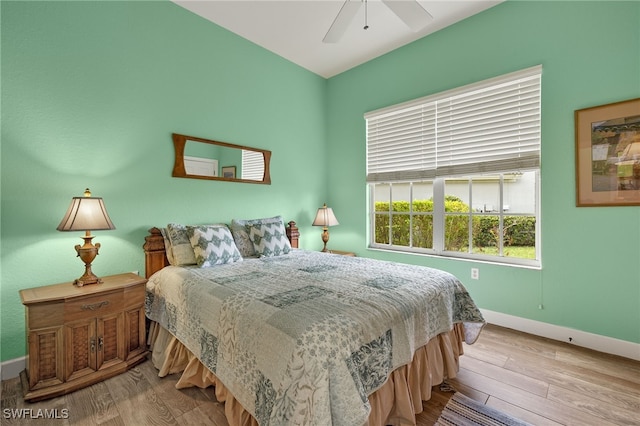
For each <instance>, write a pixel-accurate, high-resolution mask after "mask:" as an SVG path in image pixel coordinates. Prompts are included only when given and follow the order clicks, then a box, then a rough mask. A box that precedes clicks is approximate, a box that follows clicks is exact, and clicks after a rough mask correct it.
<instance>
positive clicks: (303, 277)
mask: <svg viewBox="0 0 640 426" xmlns="http://www.w3.org/2000/svg"><path fill="white" fill-rule="evenodd" d="M146 314H147V317H148V318H149V319H151V320H153V321H156V322H158V323H159V324H160V325H162V326H163V327H164V328H166V329H167V330H169V331H170V332H171V333H172V334H173V335H174V336H176V337H177V338H178V339H179V340H180V341H181V342H182V343H183V344H184V345H185V346H186V347H187V348H188V349H189V350H190V351H191V352H193V353H194V354H195V355H196V356H197V357H198V359H199V360H200V361H201V362H202V363H203V364H204V365H205V366H207V368H209V369H210V370H211V371H212V372H213V373H214V374H215V375H216V377H218V379H220V380H221V381H222V383H224V384H225V386H226V387H227V388H228V389H229V390H230V391H231V392H232V393H233V395H234V396H235V397H236V399H237V400H238V401H239V402H240V403H241V404H242V406H243V407H244V408H245V409H246V410H247V411H249V412H250V413H251V414H252V415H253V416H254V417H255V418H256V420H257V421H258V423H259V424H260V425H278V426H279V425H289V424H291V425H293V424H300V425H323V426H324V425H330V424H333V425H359V424H363V423H364V422H365V421H366V420H367V418H368V415H369V409H370V408H369V403H368V400H367V396H368V395H370V394H371V393H373V392H375V391H376V390H377V389H378V388H379V387H380V386H382V384H384V382H385V380H386V379H387V377H388V376H389V374H390V373H391V371H393V370H394V369H396V368H398V367H400V366H402V365H404V364H408V363H409V362H411V359H412V356H413V353H414V351H415V350H416V349H417V348H419V347H420V346H423V345H424V344H425V343H426V342H427V341H428V340H430V339H431V338H433V337H434V336H436V335H438V334H440V333H443V332H446V331H449V330H451V329H452V327H453V324H454V323H458V322H463V323H465V340H466V342H467V343H473V342H474V341H475V339H476V338H477V336H478V334H479V333H480V330H481V329H482V326H483V324H484V320H483V318H482V315H481V314H480V312H479V310H478V308H477V307H476V305H475V304H474V302H473V301H472V300H471V297H470V296H469V294H468V293H467V291H466V290H465V288H464V287H463V285H462V284H461V283H460V282H459V281H458V280H457V279H456V278H455V277H454V276H452V275H451V274H449V273H446V272H443V271H440V270H437V269H431V268H426V267H420V266H412V265H405V264H400V263H391V262H383V261H378V260H373V259H366V258H358V257H347V256H340V255H331V254H326V253H319V252H310V251H304V250H294V251H293V252H292V253H290V254H288V255H285V256H277V257H269V258H262V259H245V260H244V261H243V262H238V263H232V264H228V265H219V266H215V267H211V268H203V269H200V268H195V267H194V268H179V267H173V266H169V267H166V268H164V269H162V270H161V271H159V272H157V273H156V274H154V275H153V276H152V277H151V278H150V279H149V282H148V284H147V300H146Z"/></svg>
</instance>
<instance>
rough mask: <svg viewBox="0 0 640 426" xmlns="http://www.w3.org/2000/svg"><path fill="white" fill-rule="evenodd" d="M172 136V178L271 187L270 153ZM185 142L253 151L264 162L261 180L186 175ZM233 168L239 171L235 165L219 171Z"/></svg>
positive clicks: (190, 137)
mask: <svg viewBox="0 0 640 426" xmlns="http://www.w3.org/2000/svg"><path fill="white" fill-rule="evenodd" d="M172 136H173V147H174V149H175V153H176V157H175V162H174V164H173V173H172V176H173V177H182V178H191V179H205V180H222V181H227V182H244V183H258V184H266V185H271V173H270V170H269V163H270V160H271V151H267V150H265V149H258V148H251V147H248V146H242V145H235V144H232V143H228V142H220V141H214V140H211V139H204V138H199V137H195V136H187V135H181V134H178V133H173V134H172ZM187 142H201V143H205V144H211V145H217V146H221V147H225V148H232V149H239V150H241V151H242V150H245V151H253V152H257V153H260V154H262V158H263V162H264V173H263V176H262V180H258V179H255V180H254V179H242V178H237V177H223V176H220V175H217V176H205V175H198V174H189V173H187V167H186V165H185V146H186V145H187ZM206 160H210V159H209V158H206ZM214 161H215V160H214ZM234 166H236V170H240V167H238V166H237V165H229V166H227V165H222V167H220V169H222V168H223V167H224V168H227V167H234Z"/></svg>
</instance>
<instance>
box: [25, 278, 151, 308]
mask: <svg viewBox="0 0 640 426" xmlns="http://www.w3.org/2000/svg"><path fill="white" fill-rule="evenodd" d="M101 279H102V281H103V282H102V284H89V285H84V286H82V287H78V286H76V285H74V284H73V281H70V282H66V283H60V284H52V285H46V286H42V287H34V288H27V289H24V290H20V298H21V299H22V304H23V305H29V304H33V303H42V302H49V301H52V300H68V299H72V298H74V297H83V296H87V295H91V294H94V293H103V292H108V291H110V290H118V289H122V288H126V287H130V286H133V285H138V284H141V283H145V282H146V281H147V280H146V278H143V277H140V276H138V275H136V274H134V273H126V274H118V275H110V276H107V277H101Z"/></svg>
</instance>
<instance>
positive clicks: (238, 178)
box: [173, 133, 271, 184]
mask: <svg viewBox="0 0 640 426" xmlns="http://www.w3.org/2000/svg"><path fill="white" fill-rule="evenodd" d="M173 145H174V148H175V154H176V158H175V163H174V166H173V176H174V177H186V178H193V179H210V180H226V181H232V182H247V183H263V184H270V183H271V177H270V174H269V160H270V158H271V151H267V150H263V149H258V148H251V147H247V146H242V145H234V144H230V143H227V142H220V141H214V140H211V139H204V138H198V137H194V136H187V135H180V134H177V133H174V134H173Z"/></svg>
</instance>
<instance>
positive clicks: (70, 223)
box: [57, 188, 116, 287]
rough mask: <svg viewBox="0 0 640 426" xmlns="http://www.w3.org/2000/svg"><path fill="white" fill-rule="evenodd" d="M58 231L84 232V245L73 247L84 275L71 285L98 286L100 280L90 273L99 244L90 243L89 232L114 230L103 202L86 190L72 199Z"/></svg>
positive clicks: (91, 237) (90, 236) (91, 236)
mask: <svg viewBox="0 0 640 426" xmlns="http://www.w3.org/2000/svg"><path fill="white" fill-rule="evenodd" d="M57 229H58V231H85V235H84V237H81V238H82V239H84V244H83V245H82V246H81V245H80V244H77V245H76V246H75V249H76V252H77V253H78V257H79V258H80V259H82V261H83V262H84V275H82V276H81V277H80V278H78V279H77V280H75V281H74V282H73V283H74V284H75V285H77V286H78V287H82V286H83V285H87V284H100V283H102V280H101V279H100V278H98V277H97V276H96V275H95V274H94V273H93V272H92V271H91V262H93V259H95V258H96V256H97V255H98V249H99V248H100V243H96V244H95V245H94V244H92V243H91V240H92V239H93V237H94V236H93V235H91V231H99V230H105V229H116V227H115V226H114V225H113V222H111V219H110V218H109V214H108V213H107V209H106V208H105V206H104V202H103V201H102V198H100V197H92V196H91V191H89V188H87V189H86V190H85V191H84V196H83V197H73V199H72V200H71V205H70V206H69V210H67V213H66V214H65V215H64V218H62V221H61V222H60V225H58V228H57Z"/></svg>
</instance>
